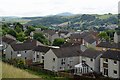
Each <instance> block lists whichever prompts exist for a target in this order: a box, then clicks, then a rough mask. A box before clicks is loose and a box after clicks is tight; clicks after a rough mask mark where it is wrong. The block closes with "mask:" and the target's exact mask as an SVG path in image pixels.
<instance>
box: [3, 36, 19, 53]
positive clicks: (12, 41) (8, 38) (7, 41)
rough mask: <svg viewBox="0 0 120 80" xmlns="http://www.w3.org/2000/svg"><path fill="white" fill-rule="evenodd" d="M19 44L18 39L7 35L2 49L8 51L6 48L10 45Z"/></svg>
mask: <svg viewBox="0 0 120 80" xmlns="http://www.w3.org/2000/svg"><path fill="white" fill-rule="evenodd" d="M15 43H17V41H16V38H14V37H13V36H11V35H5V36H3V37H2V42H1V44H2V46H3V47H2V48H3V49H4V51H5V50H6V48H7V47H8V46H9V45H10V44H15Z"/></svg>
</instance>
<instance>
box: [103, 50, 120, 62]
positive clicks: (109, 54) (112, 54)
mask: <svg viewBox="0 0 120 80" xmlns="http://www.w3.org/2000/svg"><path fill="white" fill-rule="evenodd" d="M101 57H102V58H109V59H113V60H118V61H120V51H113V50H107V51H106V52H105V53H104V54H103V55H102V56H101Z"/></svg>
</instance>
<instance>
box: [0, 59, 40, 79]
mask: <svg viewBox="0 0 120 80" xmlns="http://www.w3.org/2000/svg"><path fill="white" fill-rule="evenodd" d="M0 64H2V78H40V76H37V75H34V74H31V73H29V72H27V71H25V70H21V69H19V68H16V67H13V66H12V65H9V64H6V63H3V62H1V61H0Z"/></svg>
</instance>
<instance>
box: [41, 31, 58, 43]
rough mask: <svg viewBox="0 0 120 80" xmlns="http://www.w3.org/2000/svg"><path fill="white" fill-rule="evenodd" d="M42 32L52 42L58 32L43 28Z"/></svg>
mask: <svg viewBox="0 0 120 80" xmlns="http://www.w3.org/2000/svg"><path fill="white" fill-rule="evenodd" d="M43 33H44V34H45V36H46V38H47V39H48V40H49V41H51V42H53V41H54V39H56V38H59V35H58V32H56V31H55V30H44V31H43Z"/></svg>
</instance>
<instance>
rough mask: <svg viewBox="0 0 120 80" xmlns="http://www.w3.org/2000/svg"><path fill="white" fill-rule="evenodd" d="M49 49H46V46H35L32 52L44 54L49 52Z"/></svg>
mask: <svg viewBox="0 0 120 80" xmlns="http://www.w3.org/2000/svg"><path fill="white" fill-rule="evenodd" d="M49 49H50V47H47V46H40V45H38V46H36V47H35V48H34V49H33V51H38V52H44V53H46V52H47V51H49Z"/></svg>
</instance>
